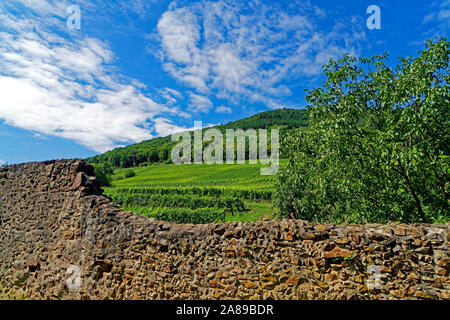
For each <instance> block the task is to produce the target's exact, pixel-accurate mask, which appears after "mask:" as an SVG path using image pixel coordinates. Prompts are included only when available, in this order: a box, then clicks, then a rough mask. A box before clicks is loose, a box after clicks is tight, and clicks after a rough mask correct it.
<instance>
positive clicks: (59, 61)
mask: <svg viewBox="0 0 450 320" xmlns="http://www.w3.org/2000/svg"><path fill="white" fill-rule="evenodd" d="M65 4H67V2H66V1H50V0H48V1H47V0H42V1H39V3H38V2H37V1H34V0H21V1H20V3H19V2H17V1H16V2H12V1H6V2H3V1H2V3H0V27H1V30H3V31H2V32H0V96H1V99H0V119H4V121H5V123H6V124H8V125H11V126H15V127H19V128H22V129H26V130H32V131H34V132H36V133H37V134H45V135H52V136H58V137H63V138H67V139H72V140H75V141H76V142H78V143H80V144H82V145H84V146H86V147H88V148H90V149H93V150H95V151H98V152H103V151H106V150H108V149H111V148H113V147H115V146H117V145H118V143H129V142H138V141H141V140H144V139H149V138H152V137H153V135H152V134H151V132H152V130H154V131H155V132H157V133H159V132H164V133H167V132H168V130H169V131H170V129H171V128H173V129H174V130H177V129H178V128H177V127H175V126H172V127H170V126H167V125H166V126H165V128H166V129H163V125H162V123H163V122H164V121H166V123H168V120H164V118H162V117H161V115H162V114H166V115H167V114H172V115H174V114H177V113H179V111H178V109H177V108H169V107H168V106H164V105H161V104H158V103H156V102H155V101H153V100H152V99H150V98H149V97H148V96H146V95H145V94H144V93H143V92H142V91H141V90H142V89H143V88H145V85H143V84H142V83H140V82H139V81H137V80H134V79H126V78H125V77H123V76H122V75H120V74H118V75H117V74H116V73H115V72H114V71H113V70H112V69H111V67H110V63H111V62H112V61H113V60H114V59H115V56H114V53H113V52H111V50H110V49H109V48H108V46H107V45H105V44H104V43H103V42H102V41H100V40H98V39H93V38H86V37H81V36H78V35H76V34H73V33H71V34H70V35H67V34H66V36H65V37H64V36H62V34H64V33H65V32H67V30H64V29H63V28H61V29H58V28H57V27H56V25H55V24H54V20H52V19H53V18H49V17H56V18H55V19H58V17H64V15H65V8H66V6H65ZM18 5H22V6H25V8H26V9H27V10H28V11H29V13H28V14H26V15H25V13H24V15H21V16H20V17H18V16H15V15H13V14H12V13H10V12H13V11H12V9H13V8H15V7H17V6H18ZM24 12H26V11H24ZM36 17H38V18H36ZM60 22H61V21H60ZM60 25H62V26H64V27H65V23H64V22H62V23H60ZM55 28H56V31H57V32H55ZM156 119H157V120H156ZM152 125H153V127H152Z"/></svg>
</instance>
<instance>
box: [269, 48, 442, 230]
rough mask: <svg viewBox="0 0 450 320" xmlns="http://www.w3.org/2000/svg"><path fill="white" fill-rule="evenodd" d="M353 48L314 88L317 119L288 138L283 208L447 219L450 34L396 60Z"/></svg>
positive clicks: (311, 216) (300, 212)
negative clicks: (363, 54)
mask: <svg viewBox="0 0 450 320" xmlns="http://www.w3.org/2000/svg"><path fill="white" fill-rule="evenodd" d="M386 58H387V54H384V55H382V56H376V57H373V58H369V59H364V58H363V59H359V60H357V59H356V58H353V57H350V56H348V55H346V56H345V57H343V58H342V59H340V60H338V61H335V60H331V61H330V62H329V64H327V65H326V66H325V67H324V71H325V76H326V82H325V83H324V84H323V86H322V87H321V88H317V89H314V90H312V91H310V92H309V93H308V96H307V101H308V102H309V104H310V105H309V106H308V110H309V111H310V116H311V123H310V126H309V127H308V129H307V130H304V131H299V132H297V133H295V134H290V135H289V136H288V137H287V138H286V140H285V142H284V143H285V146H286V149H287V151H286V152H287V156H288V158H289V162H288V164H287V165H286V166H285V167H284V168H282V169H281V170H280V174H279V181H278V184H277V191H276V194H275V200H274V201H275V204H276V205H277V206H278V207H279V211H280V214H281V215H282V216H294V217H296V218H302V219H308V220H318V221H333V222H366V221H367V222H387V221H401V222H445V221H448V220H449V218H450V213H449V201H450V198H449V186H450V182H449V168H450V162H449V159H450V158H449V146H450V141H449V137H450V133H449V116H450V112H449V108H450V104H449V101H450V99H449V97H450V91H449V73H448V64H449V43H448V42H447V41H446V40H445V39H440V40H436V41H434V42H432V41H428V42H427V43H426V49H425V50H424V51H421V52H420V53H419V56H418V57H417V58H412V57H408V58H402V59H400V61H399V64H398V65H397V66H396V67H395V68H391V67H389V66H387V65H386V64H385V60H386Z"/></svg>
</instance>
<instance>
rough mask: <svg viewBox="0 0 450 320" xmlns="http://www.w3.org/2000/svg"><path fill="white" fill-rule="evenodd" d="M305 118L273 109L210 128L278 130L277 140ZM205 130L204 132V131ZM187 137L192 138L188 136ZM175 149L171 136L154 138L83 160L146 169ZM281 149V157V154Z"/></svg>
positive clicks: (303, 113)
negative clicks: (144, 167)
mask: <svg viewBox="0 0 450 320" xmlns="http://www.w3.org/2000/svg"><path fill="white" fill-rule="evenodd" d="M308 119H309V114H308V111H307V110H305V109H287V108H284V109H277V110H270V111H265V112H261V113H258V114H255V115H253V116H251V117H248V118H244V119H240V120H237V121H233V122H229V123H227V124H224V125H219V126H215V127H213V128H216V129H219V130H221V131H222V132H225V130H226V129H238V128H240V129H243V130H247V129H250V128H253V129H271V128H275V127H276V128H280V138H281V137H282V136H283V135H284V134H286V132H287V131H289V130H292V129H295V128H299V127H306V126H307V124H308ZM205 130H206V129H205ZM191 134H193V133H192V132H191ZM175 145H176V142H172V141H171V136H167V137H158V138H154V139H150V140H146V141H142V142H139V143H136V144H132V145H129V146H126V147H121V148H116V149H114V150H111V151H108V152H105V153H104V154H102V155H97V156H94V157H91V158H88V159H86V160H87V161H88V162H90V163H103V164H108V165H110V166H112V167H114V168H129V167H137V166H147V165H150V164H152V163H158V162H159V163H164V162H171V159H170V152H171V150H172V148H173V147H174V146H175ZM282 153H283V152H282V146H281V154H282Z"/></svg>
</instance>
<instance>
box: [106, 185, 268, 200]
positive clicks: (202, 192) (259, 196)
mask: <svg viewBox="0 0 450 320" xmlns="http://www.w3.org/2000/svg"><path fill="white" fill-rule="evenodd" d="M108 192H109V193H110V196H114V195H115V194H121V193H126V194H160V195H174V194H177V195H192V196H199V197H215V198H217V197H232V198H239V199H245V200H271V199H272V191H265V190H264V191H261V190H240V189H221V188H211V187H204V188H198V187H193V188H165V187H117V188H111V189H110V190H108Z"/></svg>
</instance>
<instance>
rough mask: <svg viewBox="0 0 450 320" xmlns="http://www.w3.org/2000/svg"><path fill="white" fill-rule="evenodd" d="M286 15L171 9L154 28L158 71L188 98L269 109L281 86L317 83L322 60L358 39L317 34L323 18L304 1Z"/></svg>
mask: <svg viewBox="0 0 450 320" xmlns="http://www.w3.org/2000/svg"><path fill="white" fill-rule="evenodd" d="M292 8H295V10H292ZM292 8H281V7H278V6H277V5H276V4H275V3H271V5H270V6H268V5H266V4H263V3H260V2H259V1H249V2H239V3H237V2H235V1H228V0H221V1H214V2H213V1H203V2H195V3H189V4H188V5H186V6H177V4H176V3H175V2H174V3H172V4H171V5H170V6H169V10H168V11H166V12H165V13H164V14H163V15H162V17H161V18H160V20H159V22H158V26H157V29H158V35H159V40H160V44H161V49H162V51H161V58H162V61H163V63H164V67H165V69H166V70H167V71H168V72H169V73H170V74H171V75H172V76H173V77H175V78H176V79H177V80H178V81H180V82H182V83H184V84H185V85H187V86H189V87H191V88H193V89H194V90H195V91H196V93H199V94H203V95H205V96H211V95H213V96H215V97H217V98H221V99H227V100H229V101H231V102H232V103H235V104H237V103H240V102H242V99H246V100H248V101H251V102H263V103H265V104H267V105H270V106H275V105H276V100H277V99H278V98H280V97H287V96H289V95H290V94H291V91H290V89H289V88H288V86H286V85H285V84H284V83H283V82H284V81H286V80H293V79H294V80H295V79H299V78H302V77H306V78H308V77H314V76H317V75H318V74H320V72H321V67H322V65H323V64H325V63H326V62H327V61H328V60H329V58H330V57H337V56H341V55H343V54H344V53H346V52H351V53H353V54H356V53H357V51H358V42H359V41H360V40H361V39H363V38H364V32H360V33H358V32H354V31H353V30H349V29H348V28H347V27H345V26H344V25H342V24H339V23H336V24H334V27H331V29H330V30H324V31H323V29H319V28H318V27H317V20H318V19H323V18H324V17H325V16H326V14H325V12H324V11H323V10H321V9H320V8H318V7H315V6H312V5H310V4H308V2H299V1H298V2H297V1H296V2H295V3H293V4H292ZM289 9H291V10H289ZM321 30H322V31H321Z"/></svg>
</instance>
